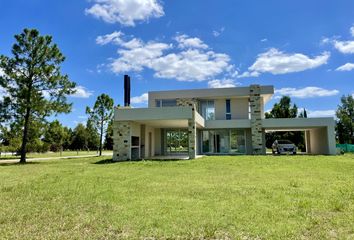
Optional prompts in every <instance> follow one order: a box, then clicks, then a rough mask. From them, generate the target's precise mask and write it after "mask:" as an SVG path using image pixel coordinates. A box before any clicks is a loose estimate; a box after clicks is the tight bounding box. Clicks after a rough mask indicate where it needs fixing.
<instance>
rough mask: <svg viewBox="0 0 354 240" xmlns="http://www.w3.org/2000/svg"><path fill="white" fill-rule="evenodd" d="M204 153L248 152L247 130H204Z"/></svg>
mask: <svg viewBox="0 0 354 240" xmlns="http://www.w3.org/2000/svg"><path fill="white" fill-rule="evenodd" d="M201 134H202V139H201V141H202V150H201V151H202V153H206V154H208V153H209V154H215V153H216V154H220V153H231V154H244V153H246V138H245V131H244V130H241V129H217V130H204V131H202V133H201Z"/></svg>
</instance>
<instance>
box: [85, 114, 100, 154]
mask: <svg viewBox="0 0 354 240" xmlns="http://www.w3.org/2000/svg"><path fill="white" fill-rule="evenodd" d="M86 132H87V147H88V148H89V149H94V150H98V148H97V146H99V141H100V138H99V136H98V133H97V131H96V128H95V127H94V126H93V124H92V122H91V120H90V119H88V120H87V123H86Z"/></svg>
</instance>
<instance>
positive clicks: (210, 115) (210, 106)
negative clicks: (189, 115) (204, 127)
mask: <svg viewBox="0 0 354 240" xmlns="http://www.w3.org/2000/svg"><path fill="white" fill-rule="evenodd" d="M199 110H200V111H199V112H200V113H201V114H202V116H203V118H204V119H205V120H215V105H214V100H202V101H200V107H199Z"/></svg>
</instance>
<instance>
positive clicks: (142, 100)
mask: <svg viewBox="0 0 354 240" xmlns="http://www.w3.org/2000/svg"><path fill="white" fill-rule="evenodd" d="M147 101H148V94H147V93H143V94H142V95H140V96H137V97H132V98H131V100H130V102H131V103H132V104H142V103H144V104H145V103H147Z"/></svg>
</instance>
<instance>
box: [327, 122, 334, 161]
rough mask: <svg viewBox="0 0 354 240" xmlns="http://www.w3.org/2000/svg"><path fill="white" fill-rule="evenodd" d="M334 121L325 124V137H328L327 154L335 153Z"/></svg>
mask: <svg viewBox="0 0 354 240" xmlns="http://www.w3.org/2000/svg"><path fill="white" fill-rule="evenodd" d="M334 126H335V122H334V121H333V124H331V125H328V126H327V138H328V140H327V141H328V154H329V155H335V154H336V134H335V128H334Z"/></svg>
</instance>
